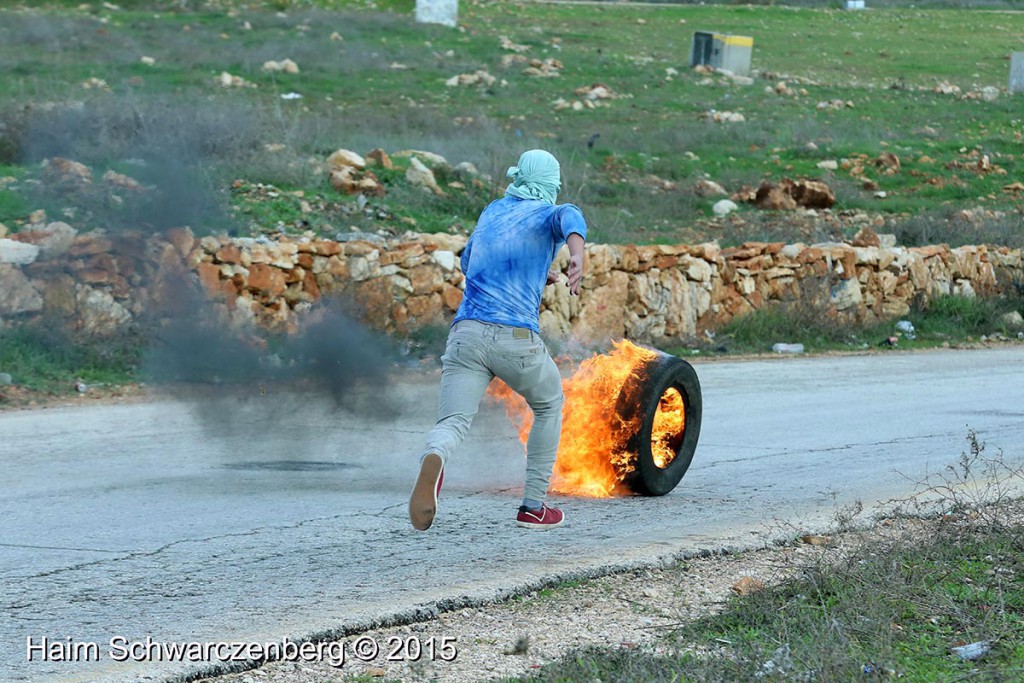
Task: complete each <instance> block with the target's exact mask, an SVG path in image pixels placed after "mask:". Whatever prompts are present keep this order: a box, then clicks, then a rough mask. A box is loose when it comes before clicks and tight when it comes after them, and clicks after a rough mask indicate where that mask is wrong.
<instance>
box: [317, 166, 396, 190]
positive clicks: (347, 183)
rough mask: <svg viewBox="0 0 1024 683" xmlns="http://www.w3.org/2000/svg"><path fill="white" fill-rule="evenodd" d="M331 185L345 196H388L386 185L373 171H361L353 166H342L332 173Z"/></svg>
mask: <svg viewBox="0 0 1024 683" xmlns="http://www.w3.org/2000/svg"><path fill="white" fill-rule="evenodd" d="M330 181H331V185H332V186H333V187H334V189H336V190H339V191H341V192H344V193H345V194H363V195H367V196H370V197H383V196H384V195H385V194H386V190H385V189H384V185H382V184H381V182H380V180H378V179H377V176H376V175H375V174H374V173H373V171H360V170H358V169H356V168H355V167H352V166H342V167H340V168H337V169H335V170H333V171H331V173H330Z"/></svg>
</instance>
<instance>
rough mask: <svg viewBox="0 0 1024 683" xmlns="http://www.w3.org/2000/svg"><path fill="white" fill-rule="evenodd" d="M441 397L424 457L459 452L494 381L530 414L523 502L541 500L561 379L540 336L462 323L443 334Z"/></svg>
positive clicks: (554, 444) (558, 421)
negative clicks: (517, 396)
mask: <svg viewBox="0 0 1024 683" xmlns="http://www.w3.org/2000/svg"><path fill="white" fill-rule="evenodd" d="M441 361H442V363H443V368H442V371H441V399H440V405H439V406H438V411H437V424H436V425H434V428H433V429H432V430H431V431H430V434H429V435H427V445H426V449H425V450H424V452H423V454H424V455H426V454H427V453H437V454H438V455H440V456H441V458H442V460H445V461H447V460H448V457H449V456H450V455H451V454H452V453H453V452H454V451H455V449H456V448H458V446H459V444H461V443H462V440H463V439H465V438H466V434H467V433H468V432H469V427H470V425H471V424H472V423H473V418H474V417H475V416H476V413H477V409H478V408H479V406H480V399H482V398H483V395H484V391H485V390H486V389H487V385H488V384H490V382H491V379H493V378H494V377H498V378H500V379H501V380H503V381H504V382H505V383H506V384H508V385H509V386H510V387H511V388H512V390H513V391H516V392H517V393H519V394H520V395H521V396H522V397H523V398H525V399H526V402H527V403H528V404H529V406H530V408H531V409H532V410H533V418H534V420H533V427H532V428H531V429H530V438H529V439H528V440H527V442H526V490H525V498H528V499H531V500H535V501H543V500H544V499H545V498H546V497H547V491H548V483H549V482H550V481H551V472H552V470H553V469H554V465H555V455H556V454H557V451H558V440H559V437H560V436H561V432H562V403H563V402H564V400H565V398H564V396H563V394H562V378H561V375H559V373H558V368H557V366H555V362H554V361H553V360H551V356H550V355H549V354H548V350H547V348H546V347H545V346H544V342H543V341H541V338H540V335H538V334H537V333H536V332H532V331H530V330H528V329H524V328H520V327H509V326H507V325H494V324H491V323H483V322H479V321H477V320H461V321H459V322H457V323H455V325H453V326H452V329H451V331H450V332H449V333H448V343H447V346H446V347H445V352H444V356H442V357H441Z"/></svg>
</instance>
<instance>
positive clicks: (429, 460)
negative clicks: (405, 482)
mask: <svg viewBox="0 0 1024 683" xmlns="http://www.w3.org/2000/svg"><path fill="white" fill-rule="evenodd" d="M442 482H444V463H443V462H442V461H441V456H440V455H438V454H437V453H428V454H427V455H426V456H425V457H424V458H423V462H422V463H420V476H419V477H418V478H417V479H416V485H415V486H413V487H412V495H411V496H409V520H410V521H411V522H412V525H413V527H414V528H416V529H419V530H420V531H426V530H427V529H429V528H430V525H431V524H433V523H434V515H435V514H437V497H438V496H439V495H441V484H442Z"/></svg>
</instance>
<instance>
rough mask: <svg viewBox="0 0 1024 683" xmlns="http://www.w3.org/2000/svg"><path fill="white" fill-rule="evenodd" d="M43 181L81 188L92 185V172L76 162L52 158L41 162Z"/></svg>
mask: <svg viewBox="0 0 1024 683" xmlns="http://www.w3.org/2000/svg"><path fill="white" fill-rule="evenodd" d="M43 180H44V181H45V182H47V183H49V184H55V185H72V186H77V187H81V186H83V185H89V184H90V183H92V171H90V170H89V167H88V166H86V165H85V164H82V163H79V162H77V161H72V160H71V159H64V158H62V157H53V158H50V159H47V160H46V161H44V162H43Z"/></svg>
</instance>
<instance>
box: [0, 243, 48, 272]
mask: <svg viewBox="0 0 1024 683" xmlns="http://www.w3.org/2000/svg"><path fill="white" fill-rule="evenodd" d="M38 257H39V247H37V246H36V245H34V244H26V243H25V242H17V241H15V240H12V239H7V238H4V239H0V263H12V264H14V265H17V266H27V265H28V264H30V263H34V262H35V260H36V259H37V258H38Z"/></svg>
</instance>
